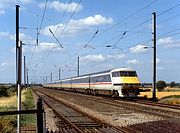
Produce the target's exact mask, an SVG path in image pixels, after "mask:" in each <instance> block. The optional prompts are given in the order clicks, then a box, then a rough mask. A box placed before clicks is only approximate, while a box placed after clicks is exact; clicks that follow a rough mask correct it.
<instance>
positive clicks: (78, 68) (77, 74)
mask: <svg viewBox="0 0 180 133" xmlns="http://www.w3.org/2000/svg"><path fill="white" fill-rule="evenodd" d="M77 76H78V77H79V57H78V70H77Z"/></svg>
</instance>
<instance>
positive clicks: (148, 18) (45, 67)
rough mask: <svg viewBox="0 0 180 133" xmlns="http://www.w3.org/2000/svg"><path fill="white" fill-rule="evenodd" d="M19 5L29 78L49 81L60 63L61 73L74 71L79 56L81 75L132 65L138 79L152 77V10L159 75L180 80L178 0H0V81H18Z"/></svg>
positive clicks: (176, 80)
mask: <svg viewBox="0 0 180 133" xmlns="http://www.w3.org/2000/svg"><path fill="white" fill-rule="evenodd" d="M17 4H19V5H20V40H22V41H23V43H24V44H26V45H24V46H23V55H25V56H26V59H27V60H26V61H27V62H26V63H27V66H28V69H29V80H30V82H35V81H36V82H42V80H43V77H44V78H46V77H47V79H48V81H49V80H50V75H51V73H53V80H56V79H58V68H61V70H62V71H61V77H62V78H65V77H69V76H76V75H77V57H80V74H87V73H91V72H98V71H101V70H108V69H112V68H118V67H132V68H134V69H135V70H136V71H137V73H138V75H139V78H140V80H141V82H152V51H153V48H152V13H153V12H156V14H157V80H165V81H167V82H171V81H175V82H180V71H179V68H180V52H179V51H180V39H179V36H180V34H179V33H180V1H179V0H113V1H112V0H47V3H46V0H0V40H1V41H0V73H1V74H0V82H7V83H9V82H13V83H14V82H15V81H16V79H15V78H16V76H15V73H16V71H15V70H16V69H15V45H16V44H15V33H16V30H15V19H16V18H15V5H17ZM43 13H44V17H43ZM43 18H44V19H43ZM37 28H38V30H37ZM49 29H50V30H51V31H52V33H53V34H54V36H55V37H56V38H57V39H58V41H59V42H58V41H57V40H56V39H55V37H53V35H52V33H51V32H50V30H49ZM37 31H38V33H39V37H38V42H39V43H38V45H37V44H36V40H37ZM61 45H62V46H63V48H62V46H61ZM144 47H148V48H147V49H144Z"/></svg>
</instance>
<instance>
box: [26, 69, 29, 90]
mask: <svg viewBox="0 0 180 133" xmlns="http://www.w3.org/2000/svg"><path fill="white" fill-rule="evenodd" d="M28 71H29V70H28V67H27V68H26V72H27V75H26V76H27V78H26V79H27V87H29V76H28V73H29V72H28Z"/></svg>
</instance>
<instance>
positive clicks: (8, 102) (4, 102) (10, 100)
mask: <svg viewBox="0 0 180 133" xmlns="http://www.w3.org/2000/svg"><path fill="white" fill-rule="evenodd" d="M25 91H26V90H23V91H22V101H24V100H25V96H24V93H25ZM0 106H6V107H10V106H15V107H16V106H17V96H16V95H14V96H10V97H2V98H0Z"/></svg>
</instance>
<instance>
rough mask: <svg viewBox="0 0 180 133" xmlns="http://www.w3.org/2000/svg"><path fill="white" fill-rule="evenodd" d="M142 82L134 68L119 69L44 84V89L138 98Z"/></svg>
mask: <svg viewBox="0 0 180 133" xmlns="http://www.w3.org/2000/svg"><path fill="white" fill-rule="evenodd" d="M139 85H140V81H139V78H138V76H137V74H136V71H135V70H133V69H132V68H117V69H111V70H106V71H102V72H96V73H91V74H86V75H81V76H78V77H71V78H66V79H62V80H57V81H54V82H50V83H46V84H43V87H46V88H53V89H60V90H67V91H73V92H82V93H86V94H94V95H98V94H102V95H110V96H112V97H137V96H138V95H139Z"/></svg>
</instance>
